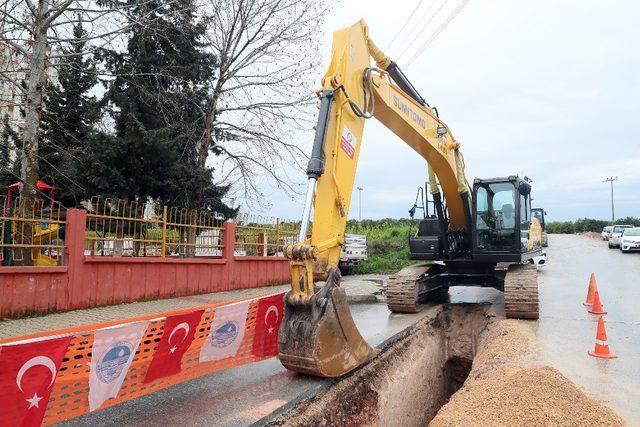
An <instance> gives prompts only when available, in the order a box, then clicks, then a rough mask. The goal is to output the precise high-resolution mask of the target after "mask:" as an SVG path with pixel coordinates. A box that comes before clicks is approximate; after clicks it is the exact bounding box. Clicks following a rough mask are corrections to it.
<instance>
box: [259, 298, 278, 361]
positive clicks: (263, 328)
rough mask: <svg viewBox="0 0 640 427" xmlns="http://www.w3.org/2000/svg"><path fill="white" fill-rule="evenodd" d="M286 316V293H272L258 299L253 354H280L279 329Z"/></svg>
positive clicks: (265, 355) (263, 355)
mask: <svg viewBox="0 0 640 427" xmlns="http://www.w3.org/2000/svg"><path fill="white" fill-rule="evenodd" d="M283 316H284V294H277V295H272V296H270V297H266V298H262V299H260V300H259V301H258V312H257V313H256V329H255V334H254V336H253V354H254V355H255V356H257V357H267V356H275V355H277V354H278V330H279V329H280V323H281V322H282V317H283Z"/></svg>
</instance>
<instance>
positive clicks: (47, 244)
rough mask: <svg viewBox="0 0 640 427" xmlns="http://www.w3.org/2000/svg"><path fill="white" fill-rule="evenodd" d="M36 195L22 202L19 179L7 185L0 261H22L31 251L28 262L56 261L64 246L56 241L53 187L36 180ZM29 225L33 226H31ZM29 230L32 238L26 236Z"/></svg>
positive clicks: (56, 209) (56, 207) (7, 263)
mask: <svg viewBox="0 0 640 427" xmlns="http://www.w3.org/2000/svg"><path fill="white" fill-rule="evenodd" d="M36 188H37V196H36V198H35V199H34V200H33V201H28V202H26V203H28V206H27V207H28V208H27V207H25V206H23V203H22V201H21V200H20V197H19V195H18V194H19V191H20V183H19V182H16V183H14V184H11V185H9V187H7V196H6V198H5V203H4V206H3V210H2V217H1V219H2V223H3V224H2V231H1V235H2V239H1V242H2V265H3V266H10V265H14V264H15V261H18V260H21V261H24V258H25V255H26V254H28V253H29V252H30V256H28V255H27V256H28V257H29V258H30V261H29V264H31V265H34V266H38V267H48V266H55V265H58V264H59V262H58V261H59V259H60V258H61V257H62V253H63V248H62V246H61V245H58V243H57V242H56V241H57V240H58V239H59V238H60V233H61V227H60V226H61V222H62V221H61V218H60V206H59V204H57V202H56V201H55V200H54V192H55V187H53V186H51V185H49V184H47V183H45V182H43V181H38V182H37V183H36ZM30 225H32V226H30ZM25 234H31V238H25Z"/></svg>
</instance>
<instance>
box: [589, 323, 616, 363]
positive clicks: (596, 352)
mask: <svg viewBox="0 0 640 427" xmlns="http://www.w3.org/2000/svg"><path fill="white" fill-rule="evenodd" d="M588 353H589V355H590V356H593V357H600V358H603V359H615V358H616V357H618V356H616V355H615V354H613V353H611V352H610V351H609V344H608V343H607V331H606V330H605V329H604V320H603V319H602V316H600V318H598V329H597V330H596V347H595V348H594V349H593V350H589V351H588Z"/></svg>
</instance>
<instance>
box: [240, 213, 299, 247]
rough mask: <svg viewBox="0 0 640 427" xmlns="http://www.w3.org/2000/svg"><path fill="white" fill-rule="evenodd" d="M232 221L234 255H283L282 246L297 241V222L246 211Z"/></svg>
mask: <svg viewBox="0 0 640 427" xmlns="http://www.w3.org/2000/svg"><path fill="white" fill-rule="evenodd" d="M234 221H235V223H236V239H235V252H236V255H250V256H284V253H283V251H284V247H285V246H287V245H293V244H295V243H297V242H298V228H299V227H300V224H299V223H297V222H293V221H285V220H282V219H280V218H275V217H267V216H260V215H254V214H248V213H241V214H239V215H238V216H237V217H236V218H235V220H234Z"/></svg>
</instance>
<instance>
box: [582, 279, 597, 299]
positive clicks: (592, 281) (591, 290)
mask: <svg viewBox="0 0 640 427" xmlns="http://www.w3.org/2000/svg"><path fill="white" fill-rule="evenodd" d="M597 289H598V284H597V283H596V275H595V274H594V273H591V277H590V278H589V291H587V299H586V300H585V302H583V303H582V304H583V305H586V306H591V305H593V297H594V296H595V293H596V290H597Z"/></svg>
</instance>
